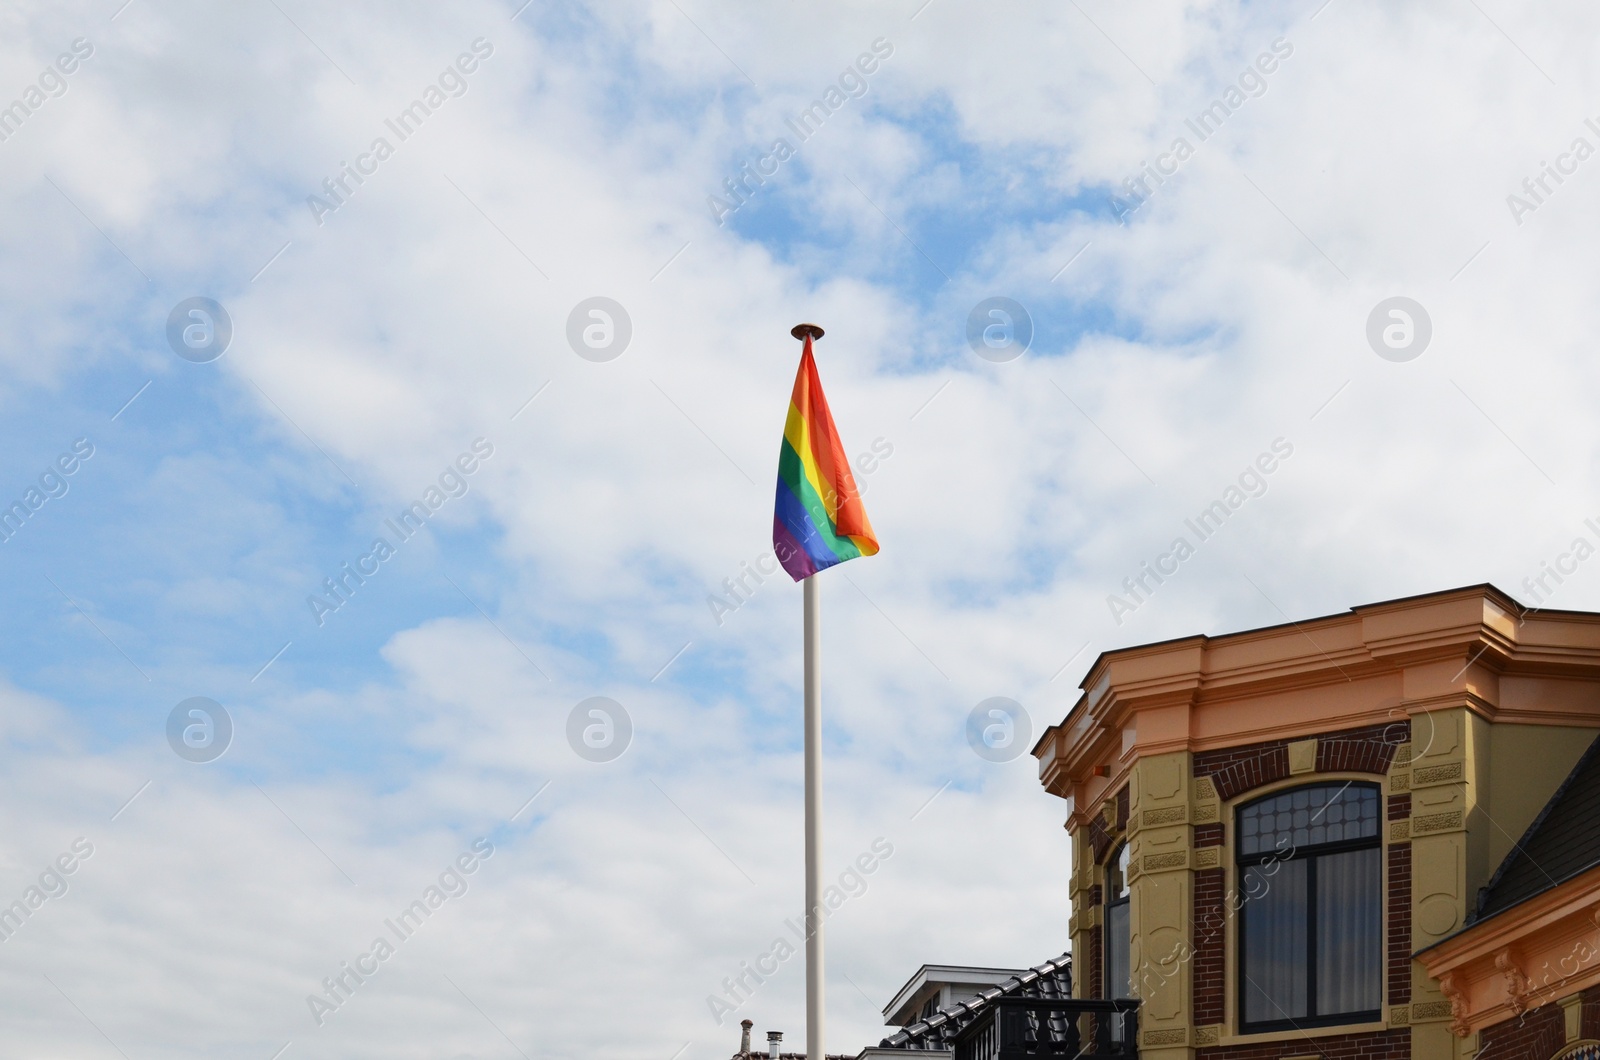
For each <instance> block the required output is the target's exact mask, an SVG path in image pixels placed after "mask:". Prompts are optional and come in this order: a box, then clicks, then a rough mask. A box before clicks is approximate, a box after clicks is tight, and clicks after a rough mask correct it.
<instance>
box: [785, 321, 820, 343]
mask: <svg viewBox="0 0 1600 1060" xmlns="http://www.w3.org/2000/svg"><path fill="white" fill-rule="evenodd" d="M789 334H791V335H793V336H794V337H795V338H797V339H800V340H801V341H804V340H806V339H808V338H811V339H820V338H822V329H821V328H819V327H817V326H816V325H815V324H796V325H795V326H794V327H792V328H790V329H789Z"/></svg>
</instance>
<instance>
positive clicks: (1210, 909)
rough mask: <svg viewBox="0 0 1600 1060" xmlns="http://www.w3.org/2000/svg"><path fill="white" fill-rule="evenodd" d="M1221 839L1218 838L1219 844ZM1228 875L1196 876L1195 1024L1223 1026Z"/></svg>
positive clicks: (1212, 871)
mask: <svg viewBox="0 0 1600 1060" xmlns="http://www.w3.org/2000/svg"><path fill="white" fill-rule="evenodd" d="M1220 841H1221V840H1220V839H1219V840H1218V842H1220ZM1226 881H1227V874H1226V873H1225V872H1223V871H1222V870H1221V869H1206V870H1204V871H1201V872H1196V873H1195V874H1194V938H1193V939H1192V940H1191V945H1192V946H1193V947H1194V1022H1195V1026H1197V1027H1205V1026H1209V1025H1210V1024H1213V1023H1221V1022H1222V1019H1223V1005H1224V1003H1225V993H1226V992H1225V990H1224V988H1223V984H1224V982H1225V980H1224V978H1223V974H1224V971H1225V966H1226V963H1227V961H1226V957H1225V954H1226V952H1227V950H1226V934H1225V933H1226V931H1227V917H1226V915H1225V906H1224V902H1225V901H1226V900H1227V896H1226V891H1227V884H1226Z"/></svg>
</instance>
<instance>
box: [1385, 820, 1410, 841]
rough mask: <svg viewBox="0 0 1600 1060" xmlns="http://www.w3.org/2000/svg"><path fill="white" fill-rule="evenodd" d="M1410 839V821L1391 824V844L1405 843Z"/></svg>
mask: <svg viewBox="0 0 1600 1060" xmlns="http://www.w3.org/2000/svg"><path fill="white" fill-rule="evenodd" d="M1410 838H1411V822H1410V821H1409V820H1406V821H1390V822H1389V842H1391V843H1404V842H1406V841H1407V840H1409V839H1410Z"/></svg>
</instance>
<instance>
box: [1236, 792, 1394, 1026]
mask: <svg viewBox="0 0 1600 1060" xmlns="http://www.w3.org/2000/svg"><path fill="white" fill-rule="evenodd" d="M1378 805H1379V799H1378V787H1377V785H1375V784H1355V783H1335V784H1318V785H1314V786H1310V787H1304V788H1295V789H1293V790H1292V791H1284V792H1279V793H1277V794H1274V795H1268V796H1266V797H1265V798H1261V799H1256V800H1255V801H1254V802H1251V803H1248V804H1246V805H1245V806H1243V807H1241V808H1240V809H1239V815H1238V828H1239V830H1238V861H1239V899H1238V900H1239V902H1240V906H1239V996H1240V998H1241V1002H1242V1003H1241V1006H1240V1009H1241V1011H1240V1013H1239V1023H1240V1029H1241V1030H1243V1031H1247V1032H1248V1031H1271V1030H1286V1029H1290V1028H1293V1027H1304V1026H1319V1025H1329V1024H1335V1023H1365V1022H1372V1021H1376V1020H1377V1019H1379V1018H1380V1014H1381V1009H1382V1001H1381V992H1382V988H1383V965H1382V955H1383V911H1382V905H1381V901H1382V872H1383V869H1382V864H1383V851H1382V849H1381V847H1380V845H1379V844H1380V838H1379V835H1378V828H1379V823H1378V818H1379V813H1378Z"/></svg>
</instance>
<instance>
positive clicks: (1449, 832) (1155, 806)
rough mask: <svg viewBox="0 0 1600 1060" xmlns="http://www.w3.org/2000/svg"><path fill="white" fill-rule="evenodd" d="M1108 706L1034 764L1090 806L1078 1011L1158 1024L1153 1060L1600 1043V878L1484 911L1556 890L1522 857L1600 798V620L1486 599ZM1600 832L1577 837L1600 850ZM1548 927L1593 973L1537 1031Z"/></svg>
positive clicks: (1111, 674)
mask: <svg viewBox="0 0 1600 1060" xmlns="http://www.w3.org/2000/svg"><path fill="white" fill-rule="evenodd" d="M1083 689H1084V694H1083V695H1082V697H1081V698H1080V699H1079V700H1078V701H1077V703H1076V704H1075V705H1074V706H1073V708H1072V709H1071V710H1070V711H1069V712H1068V714H1067V716H1066V717H1065V718H1064V719H1063V720H1062V721H1061V722H1060V723H1059V724H1057V725H1054V726H1052V727H1051V728H1049V729H1048V730H1047V731H1046V732H1045V733H1044V734H1043V735H1042V736H1041V738H1040V739H1039V741H1038V743H1037V745H1036V746H1035V748H1034V755H1035V757H1037V758H1038V760H1039V770H1040V778H1041V781H1042V783H1043V785H1044V787H1045V789H1046V790H1047V791H1049V792H1050V793H1051V794H1053V795H1056V796H1059V797H1060V798H1062V799H1064V800H1065V801H1066V803H1067V807H1068V810H1067V821H1066V827H1067V829H1068V831H1069V833H1070V835H1071V842H1072V853H1073V859H1072V864H1073V871H1072V877H1071V880H1070V884H1069V886H1070V890H1071V897H1072V909H1073V912H1072V919H1071V924H1070V933H1071V942H1072V953H1073V955H1074V965H1075V967H1074V969H1073V977H1072V978H1073V992H1074V994H1075V996H1076V997H1078V998H1083V999H1102V1000H1109V999H1119V998H1134V999H1137V1001H1138V1010H1137V1020H1138V1030H1137V1038H1138V1040H1137V1051H1138V1053H1139V1054H1141V1056H1142V1057H1145V1058H1148V1060H1303V1058H1309V1057H1314V1056H1320V1057H1326V1058H1329V1060H1404V1058H1409V1057H1416V1058H1418V1060H1469V1058H1473V1057H1476V1056H1478V1054H1480V1052H1482V1053H1483V1054H1484V1055H1483V1057H1482V1058H1481V1060H1550V1058H1551V1057H1554V1056H1557V1055H1559V1054H1561V1053H1563V1052H1564V1051H1567V1050H1569V1049H1571V1048H1574V1047H1580V1046H1582V1045H1583V1043H1584V1042H1585V1041H1586V1040H1588V1039H1586V1038H1585V1035H1586V1034H1590V1033H1591V1032H1592V1033H1594V1034H1596V1035H1600V990H1596V991H1595V996H1594V997H1593V998H1589V999H1588V1000H1586V998H1588V995H1586V994H1585V993H1584V991H1585V990H1587V989H1589V988H1590V987H1591V986H1597V985H1600V975H1596V976H1595V980H1594V982H1589V981H1586V980H1585V976H1586V975H1587V974H1588V973H1589V972H1590V971H1595V970H1597V969H1600V883H1597V880H1596V878H1595V877H1596V876H1600V869H1595V872H1594V873H1588V870H1582V871H1580V872H1579V873H1578V874H1577V875H1576V876H1573V877H1572V878H1570V879H1568V880H1567V881H1566V882H1565V883H1564V884H1562V885H1561V886H1564V887H1566V890H1564V891H1561V893H1560V894H1559V895H1557V896H1556V897H1551V896H1550V894H1549V893H1543V898H1542V899H1541V898H1540V897H1539V896H1538V895H1535V896H1534V897H1533V898H1531V899H1530V898H1526V897H1522V898H1519V899H1518V902H1517V903H1513V910H1512V911H1513V912H1515V911H1516V910H1521V912H1518V913H1516V917H1511V918H1507V919H1500V918H1501V917H1506V914H1505V913H1500V914H1498V915H1497V916H1490V917H1488V918H1487V919H1484V918H1483V917H1481V916H1480V905H1479V902H1480V898H1479V895H1480V891H1482V892H1483V893H1484V894H1485V896H1486V900H1487V897H1488V896H1490V894H1491V890H1492V889H1491V883H1495V882H1496V881H1503V879H1504V878H1505V876H1506V873H1507V872H1510V871H1511V870H1510V868H1509V866H1510V865H1511V864H1512V862H1515V861H1517V860H1518V858H1519V857H1520V858H1521V860H1522V861H1523V862H1525V863H1528V864H1525V865H1524V868H1523V869H1522V870H1518V871H1521V872H1522V875H1523V876H1524V877H1537V876H1538V875H1539V874H1540V872H1541V871H1542V870H1541V869H1540V864H1539V859H1538V858H1531V859H1530V858H1529V857H1527V856H1526V855H1527V854H1528V850H1526V849H1525V848H1526V847H1527V844H1526V843H1522V842H1519V840H1523V839H1525V838H1527V837H1529V836H1530V835H1532V834H1534V833H1533V832H1531V831H1530V829H1533V828H1534V826H1535V825H1536V824H1539V823H1541V820H1540V819H1541V817H1544V818H1548V817H1549V815H1550V812H1551V807H1552V800H1553V799H1554V797H1555V796H1557V795H1558V793H1560V792H1562V791H1563V790H1564V789H1565V790H1568V791H1570V790H1571V789H1572V788H1573V786H1574V785H1576V786H1577V787H1580V788H1581V787H1582V785H1581V784H1578V783H1577V781H1575V780H1574V779H1573V778H1574V777H1576V776H1577V775H1578V774H1577V773H1575V769H1576V768H1577V767H1579V766H1580V765H1581V764H1583V763H1584V762H1587V761H1596V762H1597V766H1596V775H1597V778H1600V759H1595V758H1594V756H1591V759H1584V756H1585V753H1586V752H1587V751H1588V750H1589V748H1590V747H1591V745H1593V744H1594V743H1595V741H1596V737H1597V735H1600V615H1596V614H1588V613H1573V612H1549V611H1546V612H1526V611H1525V610H1524V609H1522V608H1521V607H1520V606H1519V605H1517V604H1516V603H1515V601H1513V600H1511V599H1510V598H1509V597H1507V596H1505V595H1504V594H1502V593H1500V592H1499V591H1498V590H1496V589H1494V588H1493V587H1490V586H1478V587H1473V588H1467V589H1460V590H1453V591H1449V592H1442V593H1435V594H1431V595H1428V596H1422V597H1415V598H1410V599H1404V600H1395V601H1390V602H1386V603H1380V604H1373V605H1369V606H1365V607H1357V608H1355V609H1353V610H1352V611H1350V612H1348V613H1346V614H1341V615H1334V616H1329V617H1326V618H1320V619H1314V620H1309V621H1305V622H1300V623H1291V624H1288V625H1284V626H1276V627H1271V628H1267V629H1260V630H1252V631H1248V632H1243V633H1236V634H1230V635H1226V636H1219V637H1205V636H1197V637H1189V638H1184V639H1180V640H1173V641H1166V642H1163V643H1159V644H1151V645H1145V646H1141V647H1135V648H1128V649H1123V650H1119V651H1114V652H1108V653H1106V654H1105V655H1103V656H1101V657H1100V658H1099V659H1098V660H1097V661H1096V662H1095V664H1094V666H1093V667H1092V668H1091V669H1090V671H1089V673H1088V675H1087V676H1086V677H1085V679H1084V682H1083ZM1579 772H1581V770H1580V771H1579ZM1584 790H1587V789H1584ZM1596 793H1597V796H1596V797H1597V799H1600V780H1597V782H1596ZM1594 809H1595V811H1596V815H1595V816H1590V817H1588V818H1587V819H1584V815H1583V812H1582V811H1581V808H1580V810H1573V811H1570V812H1568V813H1567V814H1566V816H1567V817H1569V818H1573V819H1575V820H1577V822H1578V823H1576V824H1569V825H1568V826H1567V827H1568V829H1569V830H1573V829H1575V830H1576V831H1577V833H1579V834H1585V833H1584V830H1585V829H1587V834H1600V804H1597V805H1596V806H1595V807H1594ZM1569 839H1570V837H1569ZM1597 856H1600V855H1597ZM1579 860H1580V861H1581V860H1582V859H1581V858H1580V859H1579ZM1529 864H1531V866H1532V867H1531V868H1529V867H1528V865H1529ZM1592 867H1593V866H1591V868H1592ZM1585 888H1587V890H1586V889H1585ZM1555 890H1560V887H1555ZM1541 900H1542V901H1543V902H1544V905H1543V906H1540V910H1542V911H1541V912H1537V913H1536V912H1535V910H1533V909H1532V907H1530V906H1529V902H1534V903H1535V904H1537V902H1539V901H1541ZM1585 903H1587V904H1585ZM1558 906H1559V907H1560V909H1561V910H1563V912H1561V915H1560V916H1559V917H1557V916H1556V913H1555V912H1554V910H1555V909H1556V908H1557V907H1558ZM1547 907H1548V908H1547ZM1575 910H1576V912H1575ZM1540 916H1545V917H1546V919H1549V918H1550V917H1556V919H1557V920H1559V921H1560V924H1561V925H1563V926H1560V927H1559V929H1556V930H1554V931H1553V935H1552V938H1553V939H1554V941H1550V945H1565V946H1567V947H1568V948H1569V950H1570V949H1571V947H1572V946H1573V945H1576V944H1587V946H1588V947H1589V948H1590V949H1591V950H1592V951H1593V958H1592V959H1589V958H1586V959H1585V962H1584V963H1583V967H1582V968H1577V969H1574V970H1573V971H1572V972H1571V973H1570V974H1569V973H1567V972H1563V973H1562V975H1561V977H1560V978H1559V980H1558V981H1556V982H1555V983H1554V984H1553V985H1552V983H1550V982H1546V983H1543V984H1542V985H1541V989H1544V990H1545V993H1546V994H1548V997H1545V996H1543V995H1541V996H1539V997H1537V998H1534V1000H1537V1001H1539V1004H1537V1005H1530V1004H1529V1003H1528V999H1529V998H1530V997H1531V996H1532V994H1531V991H1529V990H1526V989H1524V990H1523V998H1524V1003H1523V1007H1522V1008H1521V1009H1517V1007H1516V1003H1515V1002H1514V1001H1512V1002H1508V1001H1507V1000H1506V998H1505V997H1504V996H1502V995H1504V994H1505V993H1506V989H1507V984H1508V983H1510V984H1513V985H1515V982H1516V978H1515V977H1516V975H1523V976H1524V977H1525V978H1534V977H1535V972H1534V971H1533V970H1529V969H1527V968H1526V967H1525V966H1524V965H1523V964H1519V963H1518V962H1519V961H1522V960H1523V958H1522V956H1521V955H1520V951H1519V950H1518V949H1517V944H1516V943H1515V941H1514V940H1513V941H1510V942H1508V941H1507V940H1508V939H1509V938H1511V935H1515V931H1513V930H1512V927H1513V925H1512V920H1513V919H1516V918H1517V917H1520V918H1522V919H1527V920H1529V921H1530V923H1531V922H1533V921H1539V917H1540ZM1497 919H1499V921H1500V924H1501V928H1496V929H1495V930H1496V931H1498V932H1499V935H1497V936H1496V937H1495V939H1491V940H1490V942H1489V943H1486V944H1483V945H1478V944H1472V945H1468V944H1465V943H1463V941H1462V940H1463V939H1468V938H1471V937H1476V936H1473V935H1472V933H1473V932H1475V931H1478V932H1480V933H1481V931H1482V929H1485V928H1486V927H1487V926H1489V925H1491V924H1493V923H1494V922H1495V921H1496V920H1497ZM1539 922H1540V923H1543V921H1539ZM1548 926H1549V925H1548V924H1546V927H1548ZM1522 929H1527V930H1533V929H1532V928H1528V926H1527V925H1526V924H1524V925H1522V927H1521V928H1517V930H1522ZM1507 932H1510V933H1511V934H1510V935H1508V934H1507ZM1502 936H1504V937H1502ZM1519 937H1520V936H1519ZM1547 941H1549V940H1547ZM1541 945H1543V943H1541ZM1530 952H1531V951H1530ZM1563 952H1564V953H1565V952H1566V951H1563ZM1572 952H1573V953H1574V954H1576V953H1578V952H1581V951H1577V950H1573V951H1572ZM1538 953H1539V954H1543V953H1544V950H1542V949H1541V950H1538ZM1452 962H1454V963H1452ZM1497 962H1498V963H1497ZM1569 963H1571V961H1570V960H1569ZM1486 969H1487V970H1486ZM1513 972H1514V973H1515V975H1513V974H1511V973H1513ZM1513 993H1514V991H1513ZM1535 1011H1537V1012H1540V1013H1541V1014H1540V1015H1539V1017H1538V1021H1537V1026H1536V1027H1532V1029H1530V1026H1531V1021H1530V1018H1529V1017H1528V1016H1527V1013H1529V1012H1535ZM1530 1043H1531V1044H1530Z"/></svg>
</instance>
